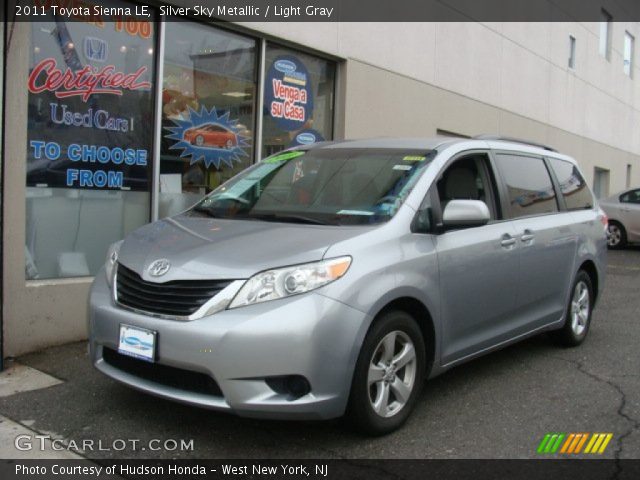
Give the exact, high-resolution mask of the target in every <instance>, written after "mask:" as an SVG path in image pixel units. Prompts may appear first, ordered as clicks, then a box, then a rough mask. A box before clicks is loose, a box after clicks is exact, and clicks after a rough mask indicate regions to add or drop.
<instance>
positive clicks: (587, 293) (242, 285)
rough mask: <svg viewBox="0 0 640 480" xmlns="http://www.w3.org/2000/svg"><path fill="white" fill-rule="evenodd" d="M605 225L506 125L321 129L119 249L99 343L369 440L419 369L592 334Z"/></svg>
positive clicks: (93, 309)
mask: <svg viewBox="0 0 640 480" xmlns="http://www.w3.org/2000/svg"><path fill="white" fill-rule="evenodd" d="M606 223H607V219H606V216H605V215H604V213H603V212H602V211H601V210H600V209H599V208H598V206H597V205H596V202H595V200H594V197H593V195H592V193H591V192H590V190H589V188H588V187H587V185H586V184H585V180H584V178H583V176H582V175H581V173H580V171H579V169H578V167H577V165H576V162H575V161H574V160H572V159H571V158H569V157H567V156H565V155H561V154H559V153H557V152H556V151H554V150H552V149H550V148H548V147H543V146H536V145H532V144H525V143H524V142H518V141H515V140H508V139H495V138H493V137H484V138H481V139H480V138H479V139H472V140H459V139H446V138H439V139H433V140H410V139H407V140H391V139H380V140H367V141H364V140H363V141H343V142H336V143H321V144H316V145H312V146H305V147H301V148H299V149H293V150H287V151H285V152H281V153H278V154H276V155H274V156H271V157H269V158H266V159H265V160H263V161H261V162H259V163H257V164H256V165H254V166H252V167H250V168H248V169H247V170H245V171H244V172H242V173H241V174H239V175H237V176H236V177H235V178H233V179H232V180H230V181H228V182H227V183H225V184H224V185H222V186H220V187H219V188H217V189H216V190H214V191H213V192H212V193H211V194H210V195H208V196H207V197H205V198H204V199H203V200H202V201H200V202H199V203H198V204H196V205H195V206H194V207H192V208H191V209H189V210H187V211H185V212H183V213H181V214H179V215H176V216H174V217H170V218H165V219H162V220H159V221H157V222H154V223H152V224H149V225H146V226H144V227H142V228H139V229H138V230H136V231H134V232H133V233H131V234H130V235H129V236H128V237H127V238H126V239H125V240H124V241H122V242H118V243H116V244H114V245H113V246H112V247H111V248H110V251H109V252H108V255H107V260H106V265H105V267H104V271H102V272H100V274H98V275H97V276H96V279H95V282H94V284H93V287H92V291H91V296H90V308H89V310H90V312H89V323H90V325H89V330H90V352H91V358H92V361H93V363H94V365H95V367H96V368H97V369H98V370H100V371H101V372H103V373H104V374H106V375H108V376H110V377H112V378H114V379H116V380H118V381H120V382H122V383H125V384H127V385H130V386H132V387H134V388H137V389H139V390H142V391H144V392H147V393H151V394H154V395H158V396H160V397H165V398H169V399H173V400H178V401H181V402H185V403H188V404H192V405H198V406H202V407H208V408H211V409H215V410H223V411H231V412H235V413H237V414H239V415H242V416H251V417H271V418H274V417H275V418H288V419H294V418H318V419H326V418H331V417H337V416H341V415H343V414H345V413H347V414H348V416H349V417H350V419H352V420H353V421H354V422H355V424H356V425H357V426H358V427H360V428H361V429H362V430H364V431H368V432H370V433H373V434H380V433H385V432H389V431H391V430H393V429H395V428H397V427H398V426H399V425H401V424H402V422H403V421H404V420H405V419H406V418H407V417H408V415H409V413H410V411H411V409H412V407H413V406H414V404H415V402H416V398H417V397H418V394H419V392H420V390H421V387H422V384H423V383H424V379H425V378H429V377H433V376H435V375H438V374H440V373H442V372H443V371H445V370H446V369H448V368H450V367H452V366H455V365H458V364H460V363H461V362H465V361H467V360H469V359H471V358H474V357H477V356H479V355H482V354H485V353H487V352H490V351H492V350H495V349H497V348H500V347H504V346H505V345H508V344H510V343H513V342H516V341H518V340H521V339H523V338H525V337H527V336H530V335H534V334H537V333H539V332H543V331H551V336H552V337H553V338H554V339H555V340H556V341H557V342H559V343H561V344H564V345H567V346H571V345H578V344H580V343H581V342H582V341H583V340H584V339H585V337H586V336H587V333H588V332H589V325H590V320H591V312H592V309H593V307H594V305H595V302H596V300H597V298H598V294H599V292H600V291H601V289H602V286H603V283H604V272H605V255H606V244H607V239H606V233H605V230H606Z"/></svg>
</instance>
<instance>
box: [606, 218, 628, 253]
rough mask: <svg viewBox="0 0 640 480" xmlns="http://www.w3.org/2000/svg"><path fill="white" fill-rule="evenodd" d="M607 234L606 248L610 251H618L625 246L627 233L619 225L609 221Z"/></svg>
mask: <svg viewBox="0 0 640 480" xmlns="http://www.w3.org/2000/svg"><path fill="white" fill-rule="evenodd" d="M607 233H608V236H607V246H608V247H609V248H610V249H611V250H620V249H621V248H624V247H626V246H627V231H626V230H625V229H624V227H623V226H622V224H621V223H618V222H616V221H610V222H609V226H608V227H607Z"/></svg>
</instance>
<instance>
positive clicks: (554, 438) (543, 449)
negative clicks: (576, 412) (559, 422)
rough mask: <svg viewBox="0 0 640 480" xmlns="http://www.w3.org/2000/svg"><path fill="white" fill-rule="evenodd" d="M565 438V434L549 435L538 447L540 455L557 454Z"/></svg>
mask: <svg viewBox="0 0 640 480" xmlns="http://www.w3.org/2000/svg"><path fill="white" fill-rule="evenodd" d="M564 437H565V434H564V433H547V434H546V435H545V436H544V437H543V439H542V441H541V442H540V445H538V453H556V451H557V450H558V448H559V447H560V444H561V443H562V440H563V439H564Z"/></svg>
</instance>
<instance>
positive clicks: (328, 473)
mask: <svg viewBox="0 0 640 480" xmlns="http://www.w3.org/2000/svg"><path fill="white" fill-rule="evenodd" d="M0 478H2V479H3V480H15V479H24V480H36V479H38V480H45V479H46V480H49V479H56V480H77V479H96V480H108V479H116V478H126V479H132V480H143V479H153V480H164V479H167V480H168V479H210V480H217V479H223V478H253V479H269V480H271V479H285V478H286V479H291V480H297V479H300V480H302V479H315V480H321V479H327V480H334V479H335V480H342V479H363V480H364V479H366V480H372V479H390V480H397V479H407V480H414V479H415V480H425V479H434V480H435V479H437V480H448V479H456V480H494V479H518V480H529V479H531V480H549V479H573V478H579V479H580V480H600V479H616V480H632V479H633V480H637V479H638V478H640V460H589V459H566V460H555V459H549V460H291V459H283V460H106V459H102V460H96V461H95V462H94V461H89V460H0Z"/></svg>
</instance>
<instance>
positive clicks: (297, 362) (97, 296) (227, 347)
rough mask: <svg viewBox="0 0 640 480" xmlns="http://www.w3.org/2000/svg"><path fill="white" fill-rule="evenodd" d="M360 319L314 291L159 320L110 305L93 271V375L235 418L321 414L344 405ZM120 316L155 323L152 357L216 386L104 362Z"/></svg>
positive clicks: (362, 325) (363, 321) (334, 413)
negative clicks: (294, 384)
mask: <svg viewBox="0 0 640 480" xmlns="http://www.w3.org/2000/svg"><path fill="white" fill-rule="evenodd" d="M369 320H370V319H369V318H367V316H366V315H365V314H364V313H362V312H360V311H358V310H356V309H353V308H351V307H349V306H347V305H345V304H343V303H340V302H338V301H335V300H331V299H329V298H327V297H325V296H322V295H319V294H317V293H308V294H303V295H299V296H296V297H291V298H288V299H282V300H276V301H272V302H265V303H262V304H258V305H253V306H248V307H242V308H238V309H233V310H224V311H222V312H218V313H216V314H214V315H211V316H209V317H204V318H201V319H198V320H193V321H175V320H164V319H159V318H155V317H151V316H147V315H141V314H138V313H134V312H131V311H128V310H125V309H122V308H119V307H117V306H116V305H115V304H114V302H113V300H112V298H111V291H110V290H109V288H108V286H107V282H106V280H105V278H104V274H101V275H100V274H99V275H98V276H97V277H96V280H95V282H94V284H93V287H92V289H91V295H90V299H89V350H90V355H91V359H92V362H93V364H94V366H95V367H96V368H97V369H98V370H100V371H101V372H102V373H104V374H106V375H108V376H109V377H111V378H113V379H115V380H118V381H119V382H121V383H124V384H127V385H129V386H131V387H134V388H136V389H138V390H141V391H144V392H147V393H150V394H154V395H157V396H160V397H164V398H169V399H172V400H177V401H180V402H183V403H187V404H192V405H197V406H201V407H206V408H210V409H214V410H227V411H232V412H234V413H237V414H238V415H241V416H249V417H262V418H267V417H268V418H284V419H286V418H300V419H314V418H315V419H327V418H333V417H338V416H340V415H342V414H343V413H344V411H345V408H346V405H347V401H348V397H349V390H350V387H351V378H352V375H353V370H354V367H355V362H356V360H357V356H358V352H359V350H360V345H361V343H362V339H363V338H364V335H365V333H366V328H367V326H368V324H369ZM121 323H125V324H128V325H132V326H138V327H142V328H146V329H150V330H155V331H156V332H157V339H156V341H157V352H156V362H157V363H158V364H160V365H165V366H168V367H173V368H174V369H180V370H181V371H186V373H191V372H197V373H199V374H204V375H201V376H208V377H210V378H211V379H213V380H214V381H215V382H216V383H217V385H218V386H219V391H220V393H218V394H211V393H202V392H200V391H194V390H192V389H189V388H183V387H176V386H175V385H170V384H167V383H166V382H163V381H157V380H155V379H150V378H149V377H148V376H144V375H138V374H137V373H136V372H135V371H133V372H132V371H131V370H127V369H122V368H119V366H118V365H117V363H116V364H114V362H110V361H109V358H105V357H108V356H105V355H104V353H105V349H110V350H111V352H108V353H111V354H113V351H115V350H117V347H118V336H119V325H120V324H121ZM145 367H149V366H147V365H145ZM150 368H153V367H152V366H151V367H150ZM180 370H175V371H178V372H179V371H180ZM284 375H302V376H304V377H305V378H306V379H307V380H308V381H309V383H310V385H311V391H310V393H308V394H306V395H304V396H302V397H300V398H297V399H292V398H291V396H288V395H285V394H282V393H277V392H276V391H274V390H272V389H271V388H270V387H269V385H268V384H267V383H266V381H265V379H266V378H269V377H276V376H284ZM185 376H188V375H185Z"/></svg>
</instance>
